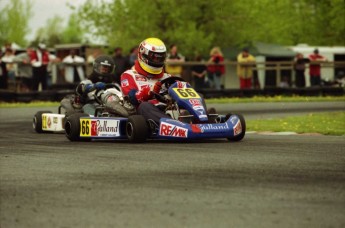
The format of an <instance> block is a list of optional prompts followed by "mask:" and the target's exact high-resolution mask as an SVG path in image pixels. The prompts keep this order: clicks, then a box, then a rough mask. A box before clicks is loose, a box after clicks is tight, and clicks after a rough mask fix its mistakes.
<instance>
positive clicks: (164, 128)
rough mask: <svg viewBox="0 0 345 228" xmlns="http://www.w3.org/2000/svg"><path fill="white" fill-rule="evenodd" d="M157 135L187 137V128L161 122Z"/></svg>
mask: <svg viewBox="0 0 345 228" xmlns="http://www.w3.org/2000/svg"><path fill="white" fill-rule="evenodd" d="M159 135H161V136H170V137H178V138H187V136H188V129H186V128H183V127H179V126H176V125H173V124H169V123H164V122H163V123H161V125H160V127H159Z"/></svg>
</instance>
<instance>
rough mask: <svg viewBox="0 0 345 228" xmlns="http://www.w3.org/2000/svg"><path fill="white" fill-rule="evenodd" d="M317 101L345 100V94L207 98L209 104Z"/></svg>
mask: <svg viewBox="0 0 345 228" xmlns="http://www.w3.org/2000/svg"><path fill="white" fill-rule="evenodd" d="M317 101H345V96H337V97H335V96H320V97H304V96H288V97H286V96H274V97H264V96H254V97H252V98H239V97H238V98H212V99H206V103H207V104H224V103H250V102H317Z"/></svg>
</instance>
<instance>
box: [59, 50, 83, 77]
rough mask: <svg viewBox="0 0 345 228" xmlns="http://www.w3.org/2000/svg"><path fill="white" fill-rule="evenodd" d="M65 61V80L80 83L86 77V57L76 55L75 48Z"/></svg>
mask: <svg viewBox="0 0 345 228" xmlns="http://www.w3.org/2000/svg"><path fill="white" fill-rule="evenodd" d="M62 62H63V63H65V81H66V82H68V83H78V82H80V81H82V80H84V79H85V71H84V67H85V65H84V64H85V59H84V58H83V57H81V56H78V55H76V51H75V50H74V49H71V50H70V53H69V55H68V56H66V57H65V58H64V59H63V60H62Z"/></svg>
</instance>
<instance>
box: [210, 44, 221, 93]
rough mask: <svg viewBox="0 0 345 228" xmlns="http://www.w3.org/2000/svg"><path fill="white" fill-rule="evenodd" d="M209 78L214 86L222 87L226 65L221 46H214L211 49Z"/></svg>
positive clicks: (218, 88)
mask: <svg viewBox="0 0 345 228" xmlns="http://www.w3.org/2000/svg"><path fill="white" fill-rule="evenodd" d="M208 63H209V65H208V67H207V72H208V79H209V80H210V84H211V87H212V88H215V89H217V90H220V89H221V77H222V76H223V75H224V74H225V66H224V65H223V63H224V57H223V53H222V51H221V50H220V48H219V47H214V48H212V49H211V51H210V59H209V60H208Z"/></svg>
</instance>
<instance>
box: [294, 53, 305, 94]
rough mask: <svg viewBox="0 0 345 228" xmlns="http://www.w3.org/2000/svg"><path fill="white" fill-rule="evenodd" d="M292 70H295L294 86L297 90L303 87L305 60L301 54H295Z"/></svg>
mask: <svg viewBox="0 0 345 228" xmlns="http://www.w3.org/2000/svg"><path fill="white" fill-rule="evenodd" d="M294 70H295V85H296V87H298V88H303V87H305V76H304V71H305V60H304V58H303V54H301V53H297V54H296V57H295V60H294Z"/></svg>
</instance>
